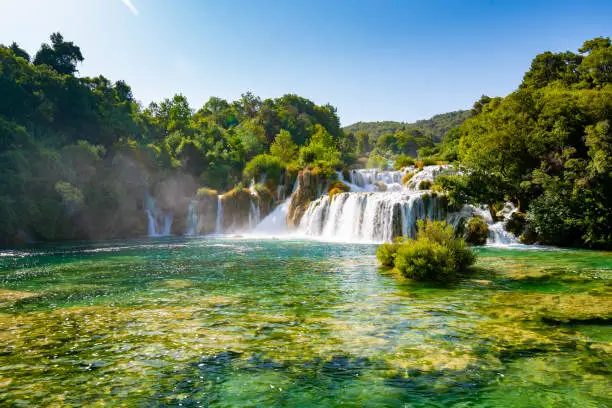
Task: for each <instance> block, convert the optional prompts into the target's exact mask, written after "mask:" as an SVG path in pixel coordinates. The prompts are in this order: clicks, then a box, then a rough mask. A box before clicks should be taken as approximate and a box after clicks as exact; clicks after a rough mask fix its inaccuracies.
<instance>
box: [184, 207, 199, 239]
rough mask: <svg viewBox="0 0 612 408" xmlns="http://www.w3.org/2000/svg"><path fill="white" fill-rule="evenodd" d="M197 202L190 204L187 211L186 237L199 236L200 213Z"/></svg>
mask: <svg viewBox="0 0 612 408" xmlns="http://www.w3.org/2000/svg"><path fill="white" fill-rule="evenodd" d="M197 203H198V202H197V201H196V200H191V201H190V202H189V208H188V210H187V231H186V232H185V234H186V235H197V234H198V211H197V208H196V205H197Z"/></svg>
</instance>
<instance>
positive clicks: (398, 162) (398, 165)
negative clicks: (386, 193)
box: [393, 154, 414, 170]
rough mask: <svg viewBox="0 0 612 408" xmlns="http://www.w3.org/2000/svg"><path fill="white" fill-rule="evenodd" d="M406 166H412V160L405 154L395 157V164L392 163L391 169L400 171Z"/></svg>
mask: <svg viewBox="0 0 612 408" xmlns="http://www.w3.org/2000/svg"><path fill="white" fill-rule="evenodd" d="M408 166H414V159H413V158H412V157H410V156H406V155H405V154H400V155H399V156H397V158H396V159H395V163H393V168H394V169H395V170H401V169H403V168H404V167H408Z"/></svg>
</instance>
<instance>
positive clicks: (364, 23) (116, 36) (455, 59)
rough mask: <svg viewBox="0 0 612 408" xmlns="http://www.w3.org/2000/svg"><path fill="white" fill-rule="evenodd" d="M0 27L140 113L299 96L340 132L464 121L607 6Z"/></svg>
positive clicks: (158, 12)
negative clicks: (74, 48) (58, 45)
mask: <svg viewBox="0 0 612 408" xmlns="http://www.w3.org/2000/svg"><path fill="white" fill-rule="evenodd" d="M130 3H131V6H132V7H130ZM0 16H2V23H1V24H0V42H2V43H5V44H8V43H10V42H11V41H16V42H18V43H19V44H20V45H21V46H22V47H24V48H25V49H26V50H27V51H28V52H30V53H31V54H34V53H35V51H36V50H37V49H38V48H39V46H40V43H42V42H44V41H48V36H49V34H50V33H51V32H54V31H60V32H61V33H62V34H63V35H64V38H65V39H67V40H70V41H74V42H75V43H76V44H77V45H79V46H80V47H81V49H82V51H83V54H84V57H85V62H84V63H83V64H82V65H81V66H80V74H81V75H88V76H93V75H98V74H103V75H105V76H106V77H108V78H110V79H112V80H115V81H116V80H119V79H123V80H125V81H127V82H128V83H129V84H130V85H131V86H132V89H133V91H134V94H135V96H136V98H137V99H138V100H140V101H142V102H143V104H145V105H146V104H148V103H149V102H150V101H158V100H161V99H162V98H164V97H170V96H172V95H173V94H174V93H179V92H180V93H183V94H185V95H186V96H187V97H188V98H189V101H190V103H191V105H192V106H193V107H194V108H198V107H200V106H201V105H202V104H203V103H204V102H205V101H206V100H207V99H208V98H209V97H210V96H219V97H222V98H226V99H228V100H234V99H236V98H238V97H240V94H241V93H243V92H245V91H248V90H250V91H252V92H254V93H255V94H256V95H259V96H261V97H263V98H266V97H278V96H280V95H282V94H285V93H296V94H299V95H301V96H304V97H307V98H309V99H311V100H313V101H314V102H316V103H318V104H323V103H326V102H329V103H331V104H332V105H334V106H336V107H337V108H338V111H339V114H340V117H341V120H342V123H343V125H347V124H350V123H353V122H356V121H373V120H397V121H408V122H410V121H414V120H417V119H423V118H427V117H430V116H432V115H434V114H436V113H442V112H447V111H451V110H456V109H465V108H468V107H470V106H471V105H472V104H473V102H474V100H476V99H478V98H479V97H480V95H482V94H487V95H490V96H497V95H505V94H507V93H509V92H511V91H512V90H513V89H515V88H516V87H517V86H518V84H519V82H520V81H521V78H522V76H523V73H524V72H525V71H526V70H527V69H528V68H529V64H530V62H531V60H532V58H533V57H534V56H535V55H536V54H537V53H539V52H542V51H546V50H551V51H564V50H576V49H577V48H578V47H579V46H580V45H581V44H582V42H583V41H584V40H587V39H591V38H593V37H596V36H602V35H603V36H612V0H608V1H588V0H586V1H566V0H557V1H537V0H532V1H521V0H514V1H511V0H508V1H499V0H496V1H494V0H486V1H480V0H478V1H476V0H474V1H469V0H463V1H461V0H455V1H436V0H421V1H409V0H404V1H385V0H378V1H374V0H372V1H360V0H346V1H340V0H338V1H335V0H262V1H257V0H250V1H249V0H244V1H238V0H216V1H205V0H131V1H130V0H38V1H37V0H2V1H1V2H0Z"/></svg>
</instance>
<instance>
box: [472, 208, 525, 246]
mask: <svg viewBox="0 0 612 408" xmlns="http://www.w3.org/2000/svg"><path fill="white" fill-rule="evenodd" d="M516 211H517V208H516V207H515V206H514V205H513V204H512V203H506V205H505V206H504V208H503V209H502V211H500V213H501V216H502V219H501V220H500V221H497V222H495V221H493V218H492V217H491V213H490V212H489V209H488V208H487V207H484V206H483V207H478V208H475V209H474V213H475V214H477V215H479V216H480V217H482V218H483V219H484V220H485V221H486V222H487V224H489V239H488V240H487V244H489V245H493V246H507V245H516V244H519V243H520V241H519V240H518V239H517V238H516V236H514V235H513V234H512V233H510V232H508V231H506V228H505V224H506V222H507V221H508V219H510V217H511V216H512V214H513V213H515V212H516ZM498 215H500V214H499V213H498Z"/></svg>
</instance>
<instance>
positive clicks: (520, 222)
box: [504, 211, 527, 237]
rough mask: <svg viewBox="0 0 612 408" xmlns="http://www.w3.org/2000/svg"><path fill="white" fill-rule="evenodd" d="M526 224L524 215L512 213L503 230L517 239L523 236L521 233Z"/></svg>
mask: <svg viewBox="0 0 612 408" xmlns="http://www.w3.org/2000/svg"><path fill="white" fill-rule="evenodd" d="M526 222H527V220H526V215H525V213H520V212H518V211H517V212H513V213H512V214H511V215H510V219H509V220H508V221H506V224H505V225H504V228H505V229H506V231H508V232H511V233H513V234H514V235H516V236H517V237H520V236H521V235H522V234H523V231H525V223H526Z"/></svg>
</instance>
